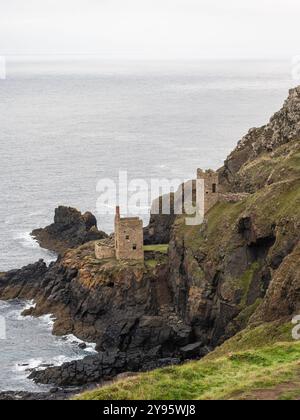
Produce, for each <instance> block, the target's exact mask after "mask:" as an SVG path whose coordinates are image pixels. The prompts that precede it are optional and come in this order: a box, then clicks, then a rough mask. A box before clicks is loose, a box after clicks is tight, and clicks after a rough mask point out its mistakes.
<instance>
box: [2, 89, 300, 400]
mask: <svg viewBox="0 0 300 420" xmlns="http://www.w3.org/2000/svg"><path fill="white" fill-rule="evenodd" d="M299 136H300V88H296V89H294V90H292V91H291V92H290V95H289V98H288V99H287V101H286V102H285V104H284V106H283V108H282V109H281V110H280V111H279V112H278V113H277V114H275V116H274V117H273V118H272V119H271V121H270V123H269V124H267V125H266V126H264V127H262V128H259V129H252V130H251V131H250V132H249V134H248V135H247V136H246V137H245V138H244V139H243V140H242V141H241V142H240V143H239V145H238V147H237V148H236V149H235V150H234V151H233V153H232V154H231V155H230V156H229V157H228V159H227V160H226V161H225V165H224V167H223V168H221V169H220V170H219V174H220V179H221V185H222V188H223V190H224V191H225V192H235V193H242V194H244V193H247V194H244V198H243V199H242V200H241V201H239V202H237V203H234V202H222V203H219V204H217V205H216V206H215V207H214V208H213V209H212V210H211V211H210V212H209V214H208V216H207V220H205V222H204V223H203V225H201V226H185V223H184V218H183V217H181V216H175V215H174V214H171V215H170V216H160V215H156V216H154V215H152V216H151V220H150V224H149V226H148V227H147V228H146V229H145V243H146V244H161V243H169V251H168V254H167V255H162V254H161V253H154V254H153V253H152V254H151V255H148V257H147V258H146V260H145V264H144V263H138V262H120V261H115V260H113V261H112V260H103V261H99V260H96V259H95V255H94V242H93V241H95V240H97V239H102V238H104V237H106V234H104V233H103V232H101V231H99V230H98V228H97V221H96V219H95V218H94V216H93V215H91V214H90V213H86V214H85V215H81V214H80V212H78V211H77V210H74V209H70V208H64V207H60V208H58V209H57V210H56V213H55V221H54V224H53V225H51V226H50V227H47V228H45V229H40V230H37V231H34V232H33V236H34V237H35V238H37V240H38V241H39V243H40V245H41V246H42V247H45V248H47V249H51V250H52V251H55V252H57V253H58V254H59V256H58V259H57V261H56V262H53V263H51V264H50V265H49V266H47V265H46V264H45V263H44V262H43V261H38V262H37V263H35V264H31V265H28V266H27V267H24V268H22V269H20V270H13V271H10V272H7V273H2V274H0V299H2V300H9V299H16V298H18V299H30V300H34V302H35V306H34V307H32V308H30V309H28V310H26V311H25V312H24V314H23V315H24V316H27V315H31V316H36V317H39V316H42V315H45V314H53V315H54V317H55V322H54V327H53V334H56V335H65V334H71V333H72V334H74V335H76V336H77V337H78V338H80V339H83V340H86V341H91V342H96V343H97V347H96V348H97V351H98V354H96V355H93V356H88V357H86V358H85V359H83V360H80V361H73V362H70V363H65V364H63V365H62V366H59V367H49V368H47V369H45V370H42V371H41V370H39V371H34V372H32V373H31V375H30V378H31V379H32V380H34V381H36V382H37V383H42V384H52V386H54V387H70V386H80V387H81V386H86V385H88V386H91V385H93V384H97V383H99V382H100V383H101V381H110V380H113V379H114V378H115V377H117V375H120V374H121V375H122V374H123V375H124V374H129V373H128V372H139V371H145V370H152V369H155V368H157V367H163V366H168V365H174V364H175V365H176V364H180V363H182V362H184V361H186V360H190V359H194V358H195V359H199V358H201V357H203V356H205V355H206V354H207V353H209V352H210V351H211V350H212V349H214V348H216V347H217V346H219V345H220V344H222V343H224V341H226V340H227V339H228V338H230V337H232V336H234V335H235V334H236V333H238V332H239V331H241V330H243V329H244V328H246V327H247V326H249V325H258V324H259V323H261V322H271V321H275V320H280V319H283V320H284V319H285V320H290V319H291V317H292V316H293V315H294V314H297V313H299V312H300V267H299V257H300V240H299V239H300V237H299V228H300V210H299V209H300V144H299ZM55 394H57V393H54V394H51V395H49V399H52V397H53V399H59V398H63V396H64V395H65V394H64V392H63V391H60V392H59V393H58V394H57V395H55ZM1 395H2V397H1V396H0V398H3V397H5V395H6V397H7V398H9V397H11V398H13V397H14V395H13V394H10V393H5V394H3V393H2V394H1ZM18 395H19V397H18V396H17V395H15V397H16V398H22V397H24V398H26V397H28V398H30V395H28V394H26V393H18ZM36 398H37V399H38V396H37V395H36Z"/></svg>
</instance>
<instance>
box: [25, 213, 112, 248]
mask: <svg viewBox="0 0 300 420" xmlns="http://www.w3.org/2000/svg"><path fill="white" fill-rule="evenodd" d="M31 235H32V236H33V237H34V238H35V239H36V240H37V241H38V243H39V244H40V246H41V247H42V248H45V249H48V250H50V251H53V252H56V253H58V254H63V253H65V252H66V250H67V249H69V248H75V247H77V246H79V245H82V244H84V243H86V242H89V241H96V240H98V239H99V240H100V239H104V238H106V237H107V235H106V234H105V233H104V232H101V231H99V230H98V228H97V220H96V218H95V216H94V215H93V214H92V213H90V212H86V213H85V214H83V215H82V214H81V213H80V212H79V211H78V210H76V209H73V208H71V207H63V206H60V207H58V208H57V209H56V210H55V216H54V223H53V224H52V225H50V226H47V227H46V228H43V229H36V230H34V231H33V232H32V233H31Z"/></svg>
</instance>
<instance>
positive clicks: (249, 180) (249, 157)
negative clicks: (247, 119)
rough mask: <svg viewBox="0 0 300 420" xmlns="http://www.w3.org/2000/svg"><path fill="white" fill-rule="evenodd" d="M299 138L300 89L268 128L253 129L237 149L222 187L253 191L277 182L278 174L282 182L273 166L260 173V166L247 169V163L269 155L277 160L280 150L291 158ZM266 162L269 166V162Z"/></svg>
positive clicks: (222, 171) (225, 170)
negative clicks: (290, 155)
mask: <svg viewBox="0 0 300 420" xmlns="http://www.w3.org/2000/svg"><path fill="white" fill-rule="evenodd" d="M299 138H300V87H297V88H295V89H291V90H290V93H289V97H288V98H287V100H286V101H285V103H284V105H283V107H282V109H281V110H280V111H279V112H277V113H276V114H275V115H274V116H273V117H272V118H271V120H270V122H269V123H268V124H267V125H265V126H263V127H261V128H252V129H251V130H250V131H249V133H248V134H247V135H246V136H245V137H243V139H242V140H241V141H240V142H239V143H238V146H237V147H236V149H235V150H234V151H233V152H232V153H231V154H230V155H229V156H228V158H227V159H226V161H225V164H224V167H223V168H222V169H220V180H221V184H223V185H224V186H226V187H227V189H229V190H231V191H238V192H253V191H255V190H257V189H258V188H261V187H262V186H264V185H265V184H270V183H272V182H274V180H272V177H273V176H274V175H276V178H277V179H278V178H279V179H280V177H282V175H284V174H283V173H282V174H278V173H277V174H276V173H274V172H272V168H271V167H270V171H269V172H268V171H266V170H265V169H266V166H265V167H264V168H263V169H264V170H262V171H261V172H259V171H258V167H257V166H254V165H252V167H249V168H248V169H247V164H249V163H250V162H252V161H254V160H255V159H257V158H258V157H259V156H262V155H265V154H269V155H270V156H271V157H273V158H276V151H277V149H280V155H281V156H282V157H283V156H284V154H286V155H288V154H289V153H290V152H291V150H292V147H293V146H292V145H291V143H293V142H295V141H296V142H299ZM285 145H287V147H286V148H284V146H285ZM262 163H265V164H266V163H267V161H265V162H262ZM252 171H253V174H252ZM249 175H250V176H249ZM276 178H275V179H276Z"/></svg>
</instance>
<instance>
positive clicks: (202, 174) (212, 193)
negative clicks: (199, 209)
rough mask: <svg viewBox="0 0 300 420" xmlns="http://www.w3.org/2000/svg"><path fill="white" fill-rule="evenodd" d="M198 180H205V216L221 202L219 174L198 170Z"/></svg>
mask: <svg viewBox="0 0 300 420" xmlns="http://www.w3.org/2000/svg"><path fill="white" fill-rule="evenodd" d="M197 179H203V180H204V214H206V213H207V212H208V211H209V210H210V209H211V208H212V207H213V206H214V205H216V204H217V203H218V201H219V198H220V197H219V174H218V172H214V171H212V170H210V169H209V170H207V171H203V170H202V169H198V170H197Z"/></svg>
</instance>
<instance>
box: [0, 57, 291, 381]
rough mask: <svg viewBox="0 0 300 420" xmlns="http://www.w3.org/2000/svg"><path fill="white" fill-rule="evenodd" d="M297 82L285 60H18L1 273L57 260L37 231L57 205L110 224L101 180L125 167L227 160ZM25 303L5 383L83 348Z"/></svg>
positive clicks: (0, 114) (190, 168) (5, 118)
mask: <svg viewBox="0 0 300 420" xmlns="http://www.w3.org/2000/svg"><path fill="white" fill-rule="evenodd" d="M294 85H296V81H294V80H293V79H292V76H291V68H290V63H289V62H284V61H280V62H279V61H278V62H277V61H276V62H273V61H244V62H238V61H235V62H232V61H226V62H225V61H223V62H221V61H220V62H219V61H211V62H210V61H206V62H205V61H203V62H197V61H194V62H150V61H149V62H126V63H124V62H122V63H119V62H100V61H97V60H72V61H71V60H68V61H67V60H65V61H62V60H59V61H54V60H46V61H39V60H37V59H35V60H33V61H28V60H26V61H25V60H23V61H22V60H20V59H19V60H16V61H13V60H9V59H8V60H7V78H6V80H0V123H1V124H0V192H1V195H0V197H1V201H0V272H1V271H7V270H10V269H13V268H18V267H21V266H24V265H26V264H28V263H31V262H34V261H36V260H37V259H39V258H44V259H45V260H46V261H51V260H52V259H53V258H55V256H54V255H51V254H50V253H48V252H47V251H44V250H41V249H40V248H39V246H38V245H37V244H36V243H35V242H34V241H33V240H32V238H31V237H30V234H29V233H30V232H31V231H32V230H33V229H34V228H37V227H42V226H45V225H47V224H49V223H51V222H52V220H53V215H54V209H55V207H57V206H58V205H68V206H72V207H76V208H78V209H80V210H81V211H86V210H90V211H92V212H94V213H95V214H96V216H97V218H98V224H99V228H101V229H103V230H105V231H107V232H110V231H112V215H101V214H97V211H96V203H97V199H98V195H99V193H98V192H97V190H96V186H97V183H98V181H99V180H101V179H103V178H109V179H112V180H117V179H118V175H119V170H126V171H128V178H129V180H130V179H135V178H141V179H144V180H145V181H147V182H149V180H150V179H151V178H168V179H174V178H176V179H179V180H182V181H183V180H185V179H190V178H193V177H195V173H196V169H197V168H198V167H203V168H213V169H217V168H218V167H220V166H221V165H222V163H223V161H224V159H225V158H226V156H227V155H228V154H229V153H230V151H231V150H232V149H233V148H234V146H235V145H236V143H237V142H238V140H240V139H241V138H242V137H243V136H244V135H245V134H246V133H247V132H248V130H249V129H250V128H252V127H255V126H260V125H262V124H265V123H266V122H267V121H268V120H269V118H270V117H271V115H272V114H273V113H274V112H275V111H277V110H278V109H279V108H280V107H281V105H282V103H283V101H284V99H285V98H286V97H287V94H288V89H290V88H291V87H293V86H294ZM143 218H144V221H145V223H146V222H147V220H148V218H149V210H148V209H147V208H145V212H144V215H143ZM20 305H22V304H21V303H20V302H17V303H16V302H11V303H9V304H5V303H0V316H4V317H6V318H7V319H8V322H7V324H8V327H9V328H8V333H9V338H8V339H7V340H0V350H1V353H0V372H1V375H0V389H8V388H9V389H32V387H34V386H33V385H32V384H30V383H29V382H28V381H27V380H25V379H24V376H25V375H24V369H23V367H22V366H21V367H20V366H19V364H22V363H23V364H24V363H25V364H27V363H29V365H30V366H32V365H38V364H41V363H42V364H43V363H47V362H49V360H50V361H51V360H52V361H53V360H54V362H55V363H57V362H59V361H62V360H63V358H65V357H66V358H69V357H71V358H72V357H73V356H76V355H77V356H79V357H82V354H78V352H79V350H78V346H76V345H74V344H72V343H70V342H68V341H64V340H61V339H57V338H55V337H52V336H51V334H50V329H49V328H48V326H47V325H46V324H45V320H33V319H26V320H24V319H22V317H20ZM48 321H49V320H48ZM33 337H34V339H33ZM79 353H80V352H79ZM81 353H82V351H81ZM73 358H76V357H73ZM25 370H26V369H25Z"/></svg>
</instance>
